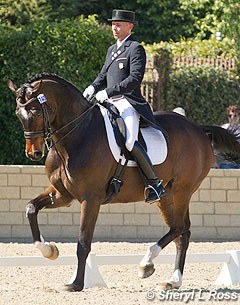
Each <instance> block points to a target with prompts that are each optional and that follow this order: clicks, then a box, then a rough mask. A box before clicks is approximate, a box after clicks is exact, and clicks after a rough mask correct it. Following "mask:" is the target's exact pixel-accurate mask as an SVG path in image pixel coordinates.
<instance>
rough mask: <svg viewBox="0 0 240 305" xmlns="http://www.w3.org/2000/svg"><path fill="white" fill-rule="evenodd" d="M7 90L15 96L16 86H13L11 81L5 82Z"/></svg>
mask: <svg viewBox="0 0 240 305" xmlns="http://www.w3.org/2000/svg"><path fill="white" fill-rule="evenodd" d="M7 85H8V88H9V89H10V90H11V91H12V92H13V94H15V95H16V96H17V86H16V85H15V84H14V82H13V81H12V80H11V79H8V80H7Z"/></svg>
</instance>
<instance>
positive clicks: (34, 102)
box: [8, 80, 53, 161]
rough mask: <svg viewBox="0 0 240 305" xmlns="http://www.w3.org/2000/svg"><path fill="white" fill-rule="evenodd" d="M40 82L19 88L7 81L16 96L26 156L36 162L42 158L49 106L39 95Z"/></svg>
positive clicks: (47, 131)
mask: <svg viewBox="0 0 240 305" xmlns="http://www.w3.org/2000/svg"><path fill="white" fill-rule="evenodd" d="M41 85H42V81H41V80H39V81H37V82H33V83H32V84H29V83H26V84H24V85H22V86H21V87H20V88H17V86H16V85H15V84H14V83H13V81H12V80H8V87H9V89H10V90H11V91H12V92H13V93H14V94H15V96H16V103H17V107H16V115H17V117H18V118H19V120H20V122H21V123H22V126H23V129H24V137H25V139H26V148H25V153H26V156H27V157H28V158H30V159H32V160H35V161H38V160H40V159H41V158H42V157H43V156H44V148H45V140H46V138H47V136H48V133H49V124H50V121H49V120H50V119H51V118H50V116H52V114H53V111H52V107H51V105H49V104H48V103H47V101H46V98H45V96H44V95H43V94H40V89H41Z"/></svg>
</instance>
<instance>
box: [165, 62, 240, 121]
mask: <svg viewBox="0 0 240 305" xmlns="http://www.w3.org/2000/svg"><path fill="white" fill-rule="evenodd" d="M165 90H166V99H165V100H164V102H163V103H162V108H163V109H168V110H172V109H174V108H175V107H179V106H181V107H183V108H184V109H185V111H186V115H187V116H188V117H189V118H191V119H193V120H194V121H196V122H198V123H201V124H214V125H220V124H222V123H224V122H226V120H227V117H226V112H225V109H226V108H227V107H228V106H229V105H234V104H237V105H240V81H239V78H238V77H237V76H234V75H232V74H231V73H229V72H226V71H223V70H220V69H217V68H206V67H205V68H202V67H201V68H196V67H183V68H179V69H176V70H174V71H172V73H171V74H170V78H169V82H168V86H167V88H165Z"/></svg>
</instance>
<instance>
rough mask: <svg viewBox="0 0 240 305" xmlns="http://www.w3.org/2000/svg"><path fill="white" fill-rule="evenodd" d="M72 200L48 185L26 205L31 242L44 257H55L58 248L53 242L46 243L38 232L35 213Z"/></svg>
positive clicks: (64, 204) (66, 203)
mask: <svg viewBox="0 0 240 305" xmlns="http://www.w3.org/2000/svg"><path fill="white" fill-rule="evenodd" d="M71 201H72V197H70V195H69V196H63V195H61V194H60V193H59V192H58V191H57V190H56V189H55V188H54V187H53V186H52V185H50V186H49V187H48V188H47V189H46V190H45V191H44V192H43V193H41V194H40V195H39V196H38V197H36V198H34V199H32V200H31V201H30V202H29V203H28V204H27V206H26V216H27V218H28V221H29V224H30V228H31V231H32V237H33V242H34V243H35V245H36V247H37V248H38V249H39V250H40V251H41V252H42V255H43V256H44V257H47V258H49V259H56V258H57V257H58V249H57V247H56V246H55V245H54V244H53V243H50V244H49V243H46V242H45V241H44V239H43V237H42V236H41V234H40V230H39V226H38V220H37V215H38V212H39V211H40V210H41V209H43V208H58V207H60V206H66V205H68V204H69V203H70V202H71Z"/></svg>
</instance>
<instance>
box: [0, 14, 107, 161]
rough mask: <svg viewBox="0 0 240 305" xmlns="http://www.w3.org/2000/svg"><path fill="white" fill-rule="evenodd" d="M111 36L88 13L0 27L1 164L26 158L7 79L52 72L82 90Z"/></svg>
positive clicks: (94, 73) (18, 80)
mask: <svg viewBox="0 0 240 305" xmlns="http://www.w3.org/2000/svg"><path fill="white" fill-rule="evenodd" d="M112 42H113V37H112V33H111V30H110V28H109V27H106V26H102V25H99V23H98V22H97V21H96V20H95V17H94V16H90V17H89V18H82V17H81V18H79V19H74V20H72V19H64V20H62V21H61V22H59V23H56V22H55V23H48V24H46V23H41V22H40V23H37V24H34V25H29V26H27V27H25V28H24V29H22V30H17V29H14V28H11V27H10V28H7V27H5V28H1V29H0V67H1V70H0V92H1V96H0V107H1V111H0V125H1V129H2V130H4V132H2V136H1V138H0V160H1V161H0V162H1V164H32V162H31V161H28V160H27V159H26V157H25V155H24V139H23V135H22V127H21V126H20V123H19V122H18V119H17V117H16V116H15V113H14V110H15V98H14V96H13V94H12V93H11V92H10V90H9V89H8V87H7V85H6V81H7V79H8V78H11V79H13V80H14V81H15V82H16V84H17V85H20V84H22V83H25V82H26V81H27V80H28V78H29V77H30V76H33V75H35V74H37V73H42V72H49V73H56V74H58V75H60V76H62V77H64V78H66V79H67V80H69V81H71V82H72V83H74V84H75V85H76V86H78V87H79V88H80V89H81V90H83V89H84V88H85V87H86V86H87V85H88V84H89V83H91V82H92V81H93V80H94V78H95V77H96V76H97V74H98V73H99V71H100V69H101V66H102V64H103V62H104V58H105V54H106V50H107V47H108V46H109V45H110V44H111V43H112Z"/></svg>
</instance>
